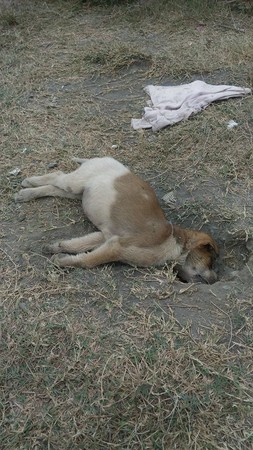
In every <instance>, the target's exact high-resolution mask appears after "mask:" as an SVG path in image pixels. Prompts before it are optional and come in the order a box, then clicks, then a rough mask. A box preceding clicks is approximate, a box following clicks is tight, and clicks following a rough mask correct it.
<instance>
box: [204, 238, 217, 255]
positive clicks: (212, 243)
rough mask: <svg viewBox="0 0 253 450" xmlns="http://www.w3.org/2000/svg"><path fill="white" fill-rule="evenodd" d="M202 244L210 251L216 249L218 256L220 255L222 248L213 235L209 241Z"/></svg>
mask: <svg viewBox="0 0 253 450" xmlns="http://www.w3.org/2000/svg"><path fill="white" fill-rule="evenodd" d="M201 246H203V247H206V249H207V250H208V251H210V252H211V251H214V253H215V254H216V256H218V255H219V254H220V249H219V247H218V245H217V244H216V242H215V241H214V240H213V239H212V238H211V237H210V239H209V242H207V243H205V244H202V245H201Z"/></svg>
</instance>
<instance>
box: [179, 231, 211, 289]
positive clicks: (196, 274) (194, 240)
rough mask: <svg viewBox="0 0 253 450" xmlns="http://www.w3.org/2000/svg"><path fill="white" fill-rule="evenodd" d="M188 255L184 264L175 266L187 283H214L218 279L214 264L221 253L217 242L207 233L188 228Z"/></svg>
mask: <svg viewBox="0 0 253 450" xmlns="http://www.w3.org/2000/svg"><path fill="white" fill-rule="evenodd" d="M186 233H187V241H186V250H187V256H186V259H185V261H184V263H183V264H182V265H179V264H178V265H177V266H176V267H175V269H176V271H177V274H178V276H179V278H180V279H181V280H182V281H185V282H187V283H189V282H196V281H199V282H202V283H208V284H212V283H215V281H216V280H217V274H216V273H215V271H214V270H213V264H214V261H215V259H216V257H217V256H218V254H219V248H218V246H217V244H216V242H215V241H214V240H213V239H212V237H211V236H209V235H208V234H206V233H202V232H198V231H190V230H187V231H186Z"/></svg>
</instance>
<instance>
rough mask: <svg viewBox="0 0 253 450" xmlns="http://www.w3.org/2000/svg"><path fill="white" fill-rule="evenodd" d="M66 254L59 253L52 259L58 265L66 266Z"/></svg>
mask: <svg viewBox="0 0 253 450" xmlns="http://www.w3.org/2000/svg"><path fill="white" fill-rule="evenodd" d="M66 256H67V255H66V254H65V253H58V254H57V255H53V256H52V258H51V261H52V263H53V264H55V265H56V266H58V267H65V265H66V264H65V260H66Z"/></svg>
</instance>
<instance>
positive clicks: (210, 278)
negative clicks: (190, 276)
mask: <svg viewBox="0 0 253 450" xmlns="http://www.w3.org/2000/svg"><path fill="white" fill-rule="evenodd" d="M196 281H200V282H201V283H206V284H213V283H215V282H216V281H217V274H216V273H215V272H214V271H213V270H209V271H205V272H204V273H203V274H201V275H200V274H199V275H196Z"/></svg>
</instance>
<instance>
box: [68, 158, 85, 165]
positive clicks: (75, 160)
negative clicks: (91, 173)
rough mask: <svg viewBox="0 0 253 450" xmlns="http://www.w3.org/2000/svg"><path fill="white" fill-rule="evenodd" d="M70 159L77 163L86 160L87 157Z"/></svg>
mask: <svg viewBox="0 0 253 450" xmlns="http://www.w3.org/2000/svg"><path fill="white" fill-rule="evenodd" d="M71 159H72V161H74V162H76V163H78V164H83V163H84V162H85V161H87V160H88V158H84V159H83V158H71Z"/></svg>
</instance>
